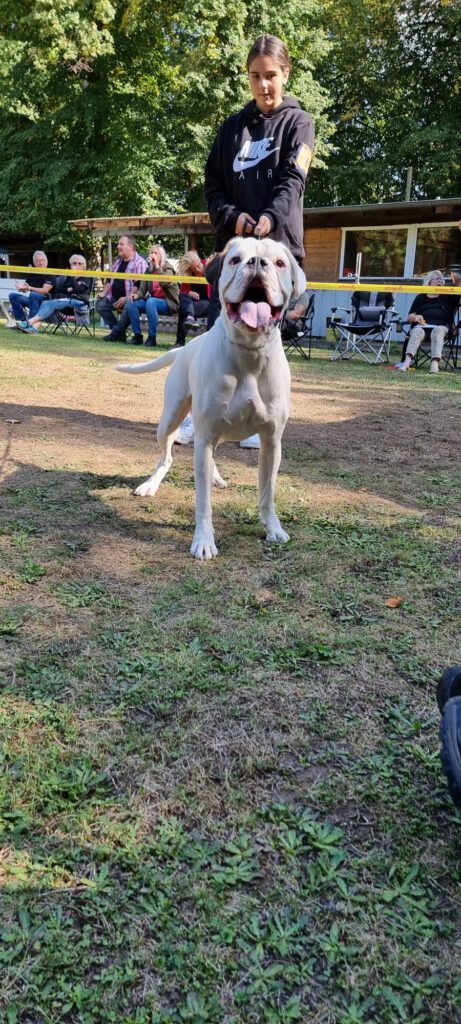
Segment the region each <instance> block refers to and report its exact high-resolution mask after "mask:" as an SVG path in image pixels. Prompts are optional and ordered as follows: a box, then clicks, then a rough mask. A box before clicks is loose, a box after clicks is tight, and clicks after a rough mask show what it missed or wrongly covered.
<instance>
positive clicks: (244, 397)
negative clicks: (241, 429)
mask: <svg viewBox="0 0 461 1024" xmlns="http://www.w3.org/2000/svg"><path fill="white" fill-rule="evenodd" d="M223 418H224V420H225V422H227V423H231V424H238V423H246V422H251V421H253V420H255V419H256V420H258V421H260V422H261V423H264V422H266V421H267V419H268V410H267V404H266V402H265V401H264V400H263V398H262V397H261V394H260V391H259V388H258V384H257V381H256V379H255V377H245V379H244V380H243V381H240V382H239V383H238V384H237V386H236V388H235V391H234V393H233V395H232V396H231V397H230V400H229V402H228V404H227V408H226V410H225V411H224V417H223Z"/></svg>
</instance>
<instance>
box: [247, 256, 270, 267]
mask: <svg viewBox="0 0 461 1024" xmlns="http://www.w3.org/2000/svg"><path fill="white" fill-rule="evenodd" d="M267 265H268V261H267V260H266V259H265V258H264V256H252V257H251V259H249V260H248V266H250V267H256V269H258V268H259V267H261V269H262V270H263V269H264V268H265V267H267Z"/></svg>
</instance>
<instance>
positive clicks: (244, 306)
mask: <svg viewBox="0 0 461 1024" xmlns="http://www.w3.org/2000/svg"><path fill="white" fill-rule="evenodd" d="M240 318H241V320H243V322H244V324H246V325H247V327H254V328H256V327H267V324H268V323H269V320H270V318H271V307H270V306H269V303H268V302H242V303H241V306H240Z"/></svg>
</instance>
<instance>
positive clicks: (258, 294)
mask: <svg viewBox="0 0 461 1024" xmlns="http://www.w3.org/2000/svg"><path fill="white" fill-rule="evenodd" d="M226 310H227V315H228V317H229V320H232V321H233V323H238V322H241V323H243V324H244V325H245V328H246V330H250V331H255V332H257V331H263V330H264V329H267V328H268V327H272V326H273V325H274V324H278V323H280V320H281V316H282V312H283V306H273V305H271V303H270V301H269V295H268V293H267V290H266V288H265V286H264V284H263V282H262V281H261V279H260V278H259V277H254V278H253V280H252V281H251V283H250V284H249V285H248V287H247V288H246V291H245V293H244V294H243V296H242V298H241V299H240V302H226Z"/></svg>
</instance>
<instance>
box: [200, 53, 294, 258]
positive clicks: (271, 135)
mask: <svg viewBox="0 0 461 1024" xmlns="http://www.w3.org/2000/svg"><path fill="white" fill-rule="evenodd" d="M246 66H247V71H248V81H249V86H250V90H251V93H252V96H253V99H252V100H251V101H250V103H248V104H247V105H246V107H244V108H243V110H240V111H239V113H238V114H231V116H230V117H228V118H227V119H226V120H225V121H224V124H222V125H221V127H220V128H219V130H218V134H217V136H216V139H215V141H214V143H213V146H212V148H211V152H210V155H209V157H208V160H207V164H206V168H205V196H206V199H207V203H208V210H209V213H210V217H211V221H212V223H213V225H214V227H215V229H216V245H215V248H216V250H217V251H221V250H222V249H223V248H224V246H225V245H226V242H228V241H229V239H230V238H233V237H234V235H252V234H255V235H256V236H257V237H260V238H264V237H265V235H270V236H271V238H274V239H275V240H276V241H278V242H284V243H285V245H287V246H288V248H289V249H291V252H292V253H293V255H294V256H295V258H296V259H297V260H299V262H301V260H302V257H303V256H304V246H303V233H304V232H303V193H304V186H305V183H306V176H307V172H308V170H309V164H310V162H311V159H312V152H313V148H314V126H313V123H312V119H311V117H310V116H309V114H306V112H305V111H304V110H302V109H301V107H300V106H299V103H298V102H297V100H294V99H292V98H291V97H289V96H288V97H285V98H284V96H283V89H284V86H285V85H286V83H287V81H288V75H289V73H290V68H291V63H290V58H289V56H288V51H287V48H286V46H285V44H284V43H283V42H282V40H281V39H278V38H277V36H269V35H263V36H259V37H258V39H257V40H256V42H255V43H254V45H253V46H252V47H251V50H250V52H249V54H248V58H247V63H246Z"/></svg>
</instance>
